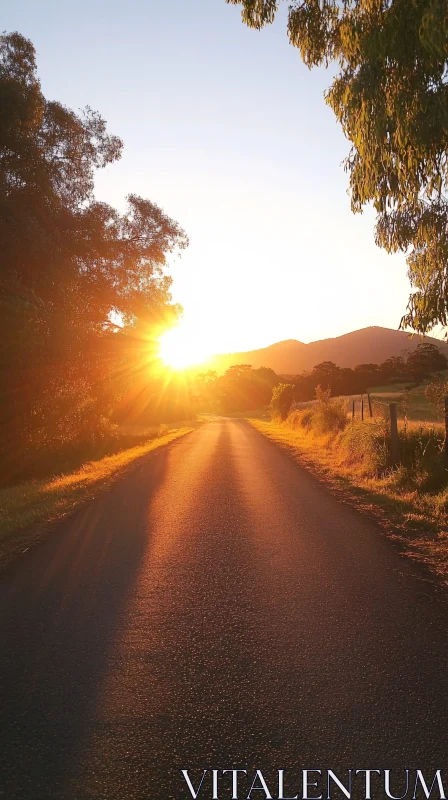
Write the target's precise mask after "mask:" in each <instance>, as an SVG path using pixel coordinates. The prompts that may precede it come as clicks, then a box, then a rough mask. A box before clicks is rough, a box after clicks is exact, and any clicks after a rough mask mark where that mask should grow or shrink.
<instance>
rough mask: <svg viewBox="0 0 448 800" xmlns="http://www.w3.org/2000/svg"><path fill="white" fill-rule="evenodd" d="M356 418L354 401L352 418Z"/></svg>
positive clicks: (353, 402) (353, 403)
mask: <svg viewBox="0 0 448 800" xmlns="http://www.w3.org/2000/svg"><path fill="white" fill-rule="evenodd" d="M353 419H355V401H354V400H353V401H352V420H353Z"/></svg>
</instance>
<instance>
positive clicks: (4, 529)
mask: <svg viewBox="0 0 448 800" xmlns="http://www.w3.org/2000/svg"><path fill="white" fill-rule="evenodd" d="M194 427H195V424H194V423H190V424H189V425H187V426H185V427H182V428H178V429H175V430H171V431H168V432H166V433H165V432H163V435H161V436H158V437H157V438H152V439H151V440H150V441H147V442H145V443H143V444H140V445H138V446H136V447H131V448H129V449H127V450H122V451H121V452H119V453H115V454H113V455H110V456H106V457H105V458H102V459H99V460H97V461H89V462H87V463H86V464H84V465H83V466H82V467H80V468H79V469H77V470H75V471H74V472H69V473H65V474H61V475H58V476H56V477H52V478H49V479H43V480H33V481H26V482H25V483H20V484H18V485H16V486H11V487H6V488H4V489H1V490H0V565H1V564H2V563H5V562H8V561H9V560H10V559H11V557H13V556H14V555H15V554H16V553H17V552H22V551H23V550H24V549H26V548H28V547H29V546H31V545H32V544H34V543H35V542H36V541H39V540H40V539H41V538H42V536H43V535H44V533H45V526H46V525H47V524H48V523H51V522H54V521H55V520H57V519H59V518H61V517H63V516H65V515H66V514H69V513H70V512H72V511H73V510H74V509H75V507H76V506H77V505H78V504H79V503H81V502H83V501H85V500H88V499H90V498H92V497H94V495H95V493H96V492H97V490H98V489H100V488H103V487H104V486H105V485H107V484H108V483H110V482H111V481H112V480H114V479H115V478H117V477H118V476H119V475H120V474H121V473H122V472H123V471H124V470H125V469H126V468H128V467H129V466H130V465H131V464H133V463H134V462H135V461H137V460H138V459H140V458H142V457H143V456H146V455H147V454H148V453H150V452H151V451H152V450H155V449H157V448H158V447H162V446H163V445H166V444H168V443H169V442H172V441H173V440H174V439H178V438H179V437H180V436H184V435H185V434H186V433H190V431H192V430H194Z"/></svg>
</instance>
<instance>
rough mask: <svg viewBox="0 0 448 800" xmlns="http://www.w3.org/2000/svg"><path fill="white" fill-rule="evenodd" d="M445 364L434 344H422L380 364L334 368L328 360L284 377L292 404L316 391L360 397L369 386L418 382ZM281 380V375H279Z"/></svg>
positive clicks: (313, 395)
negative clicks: (290, 390)
mask: <svg viewBox="0 0 448 800" xmlns="http://www.w3.org/2000/svg"><path fill="white" fill-rule="evenodd" d="M447 367H448V361H447V359H446V357H445V356H444V355H443V353H441V351H440V350H439V348H438V347H436V345H433V344H430V343H427V342H422V343H421V344H419V345H418V346H417V348H416V349H415V350H413V351H411V352H408V353H404V354H403V355H402V356H392V357H391V358H388V359H386V361H383V363H382V364H359V365H358V366H357V367H355V368H354V369H350V368H348V367H338V366H337V365H336V364H334V363H333V362H332V361H323V362H322V363H321V364H317V365H316V366H315V367H314V369H313V370H312V371H311V372H304V373H302V374H301V375H295V376H288V382H289V383H291V384H292V385H293V386H294V399H295V401H296V402H301V401H304V400H312V399H314V397H315V396H316V388H317V387H318V386H321V387H322V388H323V389H330V390H331V394H332V395H333V396H334V397H336V396H338V395H351V394H362V393H364V392H366V391H367V389H369V388H370V387H372V386H383V385H386V384H390V383H394V382H409V383H414V384H419V383H421V382H422V381H423V380H424V379H425V378H426V377H428V376H429V375H430V374H431V373H433V372H439V371H441V370H444V369H447ZM282 377H283V380H285V376H282Z"/></svg>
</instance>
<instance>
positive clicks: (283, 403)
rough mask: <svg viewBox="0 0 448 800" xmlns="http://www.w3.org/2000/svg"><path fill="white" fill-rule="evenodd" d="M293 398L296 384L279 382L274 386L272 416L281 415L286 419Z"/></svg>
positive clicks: (271, 406)
mask: <svg viewBox="0 0 448 800" xmlns="http://www.w3.org/2000/svg"><path fill="white" fill-rule="evenodd" d="M293 400H294V386H292V385H291V384H290V383H279V385H278V386H274V388H273V390H272V400H271V405H270V411H271V416H272V417H280V419H282V420H284V419H286V417H287V416H288V413H289V410H290V408H291V406H292V403H293Z"/></svg>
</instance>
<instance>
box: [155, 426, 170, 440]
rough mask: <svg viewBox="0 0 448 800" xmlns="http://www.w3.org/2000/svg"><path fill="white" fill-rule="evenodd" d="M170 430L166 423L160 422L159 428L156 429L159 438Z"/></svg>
mask: <svg viewBox="0 0 448 800" xmlns="http://www.w3.org/2000/svg"><path fill="white" fill-rule="evenodd" d="M169 432H170V429H169V427H168V425H165V424H162V425H159V429H158V431H157V436H158V437H159V438H160V437H161V436H166V435H167V433H169Z"/></svg>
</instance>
